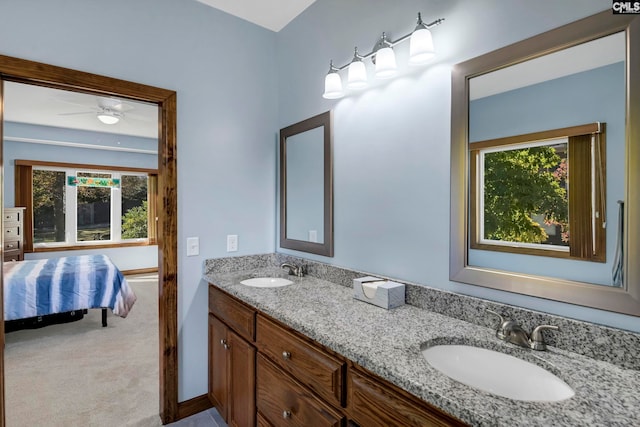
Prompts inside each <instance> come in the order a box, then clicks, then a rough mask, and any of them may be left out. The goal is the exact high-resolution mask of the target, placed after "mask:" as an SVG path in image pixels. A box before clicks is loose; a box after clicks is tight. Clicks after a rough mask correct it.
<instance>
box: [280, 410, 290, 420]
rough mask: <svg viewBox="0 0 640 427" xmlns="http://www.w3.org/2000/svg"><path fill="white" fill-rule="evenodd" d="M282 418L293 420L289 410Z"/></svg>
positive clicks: (284, 412)
mask: <svg viewBox="0 0 640 427" xmlns="http://www.w3.org/2000/svg"><path fill="white" fill-rule="evenodd" d="M282 418H284V419H289V418H291V411H287V410H284V411H282Z"/></svg>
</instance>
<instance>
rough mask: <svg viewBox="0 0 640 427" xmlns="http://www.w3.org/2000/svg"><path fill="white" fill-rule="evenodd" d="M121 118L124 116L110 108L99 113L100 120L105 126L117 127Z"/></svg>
mask: <svg viewBox="0 0 640 427" xmlns="http://www.w3.org/2000/svg"><path fill="white" fill-rule="evenodd" d="M120 117H122V114H120V113H118V112H117V111H113V110H110V109H108V108H105V109H103V110H102V111H100V112H99V113H98V120H100V121H101V122H102V123H104V124H105V125H115V124H116V123H118V122H119V121H120Z"/></svg>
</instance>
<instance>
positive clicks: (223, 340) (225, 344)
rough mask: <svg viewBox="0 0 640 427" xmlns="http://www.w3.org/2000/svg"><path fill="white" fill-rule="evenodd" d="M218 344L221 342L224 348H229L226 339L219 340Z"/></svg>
mask: <svg viewBox="0 0 640 427" xmlns="http://www.w3.org/2000/svg"><path fill="white" fill-rule="evenodd" d="M220 344H222V346H223V347H224V349H225V350H229V344H227V340H225V339H222V340H220Z"/></svg>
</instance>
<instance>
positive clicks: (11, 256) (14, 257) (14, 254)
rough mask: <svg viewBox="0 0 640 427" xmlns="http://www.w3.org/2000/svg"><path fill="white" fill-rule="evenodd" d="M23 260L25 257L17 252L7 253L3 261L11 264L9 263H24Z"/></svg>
mask: <svg viewBox="0 0 640 427" xmlns="http://www.w3.org/2000/svg"><path fill="white" fill-rule="evenodd" d="M22 259H23V255H22V252H20V251H17V252H14V251H12V252H5V253H4V256H3V260H4V262H9V261H22Z"/></svg>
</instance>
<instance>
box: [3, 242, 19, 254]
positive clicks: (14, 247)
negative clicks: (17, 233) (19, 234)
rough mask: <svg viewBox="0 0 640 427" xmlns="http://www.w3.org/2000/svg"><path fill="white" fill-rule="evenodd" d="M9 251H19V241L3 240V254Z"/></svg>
mask: <svg viewBox="0 0 640 427" xmlns="http://www.w3.org/2000/svg"><path fill="white" fill-rule="evenodd" d="M9 251H18V252H19V251H20V241H19V240H14V241H12V242H7V241H5V242H4V252H5V254H6V253H7V252H9Z"/></svg>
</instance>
